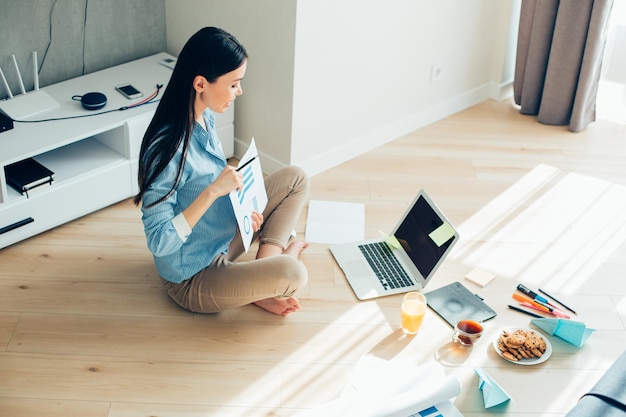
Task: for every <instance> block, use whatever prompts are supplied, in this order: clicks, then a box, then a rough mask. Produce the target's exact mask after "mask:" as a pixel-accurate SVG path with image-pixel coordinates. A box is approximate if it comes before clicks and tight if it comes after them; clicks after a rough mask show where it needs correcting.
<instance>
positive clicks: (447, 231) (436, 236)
mask: <svg viewBox="0 0 626 417" xmlns="http://www.w3.org/2000/svg"><path fill="white" fill-rule="evenodd" d="M428 236H429V237H430V238H431V239H432V240H433V242H435V244H436V245H437V246H441V245H443V244H444V243H446V242H447V241H448V240H450V239H451V238H452V236H454V228H452V226H451V225H450V223H448V222H443V224H442V225H441V226H439V227H438V228H436V229H435V230H433V231H432V232H430V234H429V235H428Z"/></svg>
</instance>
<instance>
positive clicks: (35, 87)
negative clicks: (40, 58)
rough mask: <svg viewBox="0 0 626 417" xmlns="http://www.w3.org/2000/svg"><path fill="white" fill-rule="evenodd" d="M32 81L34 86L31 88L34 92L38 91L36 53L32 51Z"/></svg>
mask: <svg viewBox="0 0 626 417" xmlns="http://www.w3.org/2000/svg"><path fill="white" fill-rule="evenodd" d="M33 80H34V83H35V86H34V87H33V88H34V90H35V91H37V90H39V70H38V68H37V51H33Z"/></svg>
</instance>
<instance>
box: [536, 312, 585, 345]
mask: <svg viewBox="0 0 626 417" xmlns="http://www.w3.org/2000/svg"><path fill="white" fill-rule="evenodd" d="M530 322H531V323H532V324H534V325H535V326H537V327H539V328H540V329H542V330H544V331H545V332H546V333H549V334H551V335H554V336H557V337H559V338H561V339H563V340H565V341H566V342H569V343H571V344H572V345H574V346H578V347H582V345H583V344H584V343H585V341H586V340H587V339H588V338H589V336H591V333H593V332H595V331H596V329H590V328H588V327H587V326H586V325H585V323H582V322H580V321H573V320H567V319H551V318H541V319H532V320H531V321H530Z"/></svg>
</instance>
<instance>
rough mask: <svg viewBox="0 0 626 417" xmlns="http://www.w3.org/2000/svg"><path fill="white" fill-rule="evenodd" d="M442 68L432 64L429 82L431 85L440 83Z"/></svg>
mask: <svg viewBox="0 0 626 417" xmlns="http://www.w3.org/2000/svg"><path fill="white" fill-rule="evenodd" d="M443 73H444V71H443V66H442V65H440V64H432V65H431V66H430V82H431V84H432V83H434V82H437V81H440V80H441V79H442V78H443Z"/></svg>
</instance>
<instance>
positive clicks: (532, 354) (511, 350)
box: [496, 329, 547, 362]
mask: <svg viewBox="0 0 626 417" xmlns="http://www.w3.org/2000/svg"><path fill="white" fill-rule="evenodd" d="M496 345H497V347H498V350H499V351H500V352H501V355H502V356H503V357H504V358H506V359H508V360H510V361H513V362H517V361H519V360H522V359H533V358H540V357H541V356H542V355H543V354H544V352H545V351H546V347H547V346H546V342H545V340H543V338H542V337H541V336H539V335H538V334H537V333H535V332H534V331H532V330H523V329H518V330H515V331H513V332H509V331H506V330H505V331H503V332H502V334H501V335H500V337H499V338H498V340H497V343H496Z"/></svg>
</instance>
